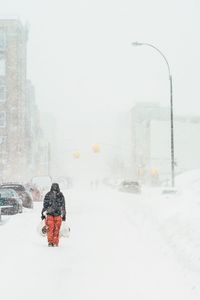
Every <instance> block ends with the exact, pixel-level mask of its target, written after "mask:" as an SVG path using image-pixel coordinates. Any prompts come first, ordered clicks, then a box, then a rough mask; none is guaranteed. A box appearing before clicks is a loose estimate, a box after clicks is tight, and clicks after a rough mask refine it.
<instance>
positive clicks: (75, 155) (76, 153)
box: [73, 151, 81, 159]
mask: <svg viewBox="0 0 200 300" xmlns="http://www.w3.org/2000/svg"><path fill="white" fill-rule="evenodd" d="M80 156H81V154H80V152H79V151H75V152H74V153H73V157H74V159H79V158H80Z"/></svg>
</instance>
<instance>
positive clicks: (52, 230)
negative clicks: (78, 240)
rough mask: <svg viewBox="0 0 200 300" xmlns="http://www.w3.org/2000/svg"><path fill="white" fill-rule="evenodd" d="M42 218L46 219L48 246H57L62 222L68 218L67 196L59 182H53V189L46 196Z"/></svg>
mask: <svg viewBox="0 0 200 300" xmlns="http://www.w3.org/2000/svg"><path fill="white" fill-rule="evenodd" d="M41 219H42V220H44V219H45V223H46V227H47V239H48V246H49V247H54V246H56V247H57V246H58V245H59V232H60V227H61V223H62V221H65V220H66V210H65V198H64V195H63V194H62V193H61V191H60V188H59V185H58V183H52V185H51V190H50V191H49V192H48V193H47V194H46V195H45V197H44V202H43V209H42V215H41Z"/></svg>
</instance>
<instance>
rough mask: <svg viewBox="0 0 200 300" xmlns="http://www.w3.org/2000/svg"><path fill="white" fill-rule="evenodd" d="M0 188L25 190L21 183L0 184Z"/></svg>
mask: <svg viewBox="0 0 200 300" xmlns="http://www.w3.org/2000/svg"><path fill="white" fill-rule="evenodd" d="M1 188H2V189H14V190H15V191H17V192H23V191H25V188H24V187H23V186H22V185H9V184H6V185H2V186H1Z"/></svg>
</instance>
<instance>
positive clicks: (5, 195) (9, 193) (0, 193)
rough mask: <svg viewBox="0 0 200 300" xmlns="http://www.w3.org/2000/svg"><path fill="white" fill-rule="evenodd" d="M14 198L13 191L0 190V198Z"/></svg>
mask: <svg viewBox="0 0 200 300" xmlns="http://www.w3.org/2000/svg"><path fill="white" fill-rule="evenodd" d="M14 196H16V193H15V191H13V190H11V189H10V190H9V189H0V198H9V197H14Z"/></svg>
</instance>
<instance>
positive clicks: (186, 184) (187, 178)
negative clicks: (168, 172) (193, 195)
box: [175, 169, 200, 194]
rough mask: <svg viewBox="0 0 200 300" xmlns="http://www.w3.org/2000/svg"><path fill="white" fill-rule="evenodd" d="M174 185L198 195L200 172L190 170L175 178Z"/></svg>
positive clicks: (199, 190) (199, 191)
mask: <svg viewBox="0 0 200 300" xmlns="http://www.w3.org/2000/svg"><path fill="white" fill-rule="evenodd" d="M175 183H176V187H177V188H181V189H184V190H189V191H190V192H197V193H199V194H200V170H199V169H196V170H191V171H188V172H185V173H182V174H180V175H178V176H176V178H175Z"/></svg>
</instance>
